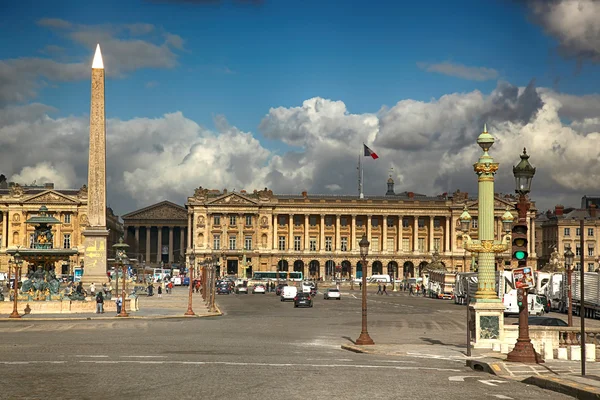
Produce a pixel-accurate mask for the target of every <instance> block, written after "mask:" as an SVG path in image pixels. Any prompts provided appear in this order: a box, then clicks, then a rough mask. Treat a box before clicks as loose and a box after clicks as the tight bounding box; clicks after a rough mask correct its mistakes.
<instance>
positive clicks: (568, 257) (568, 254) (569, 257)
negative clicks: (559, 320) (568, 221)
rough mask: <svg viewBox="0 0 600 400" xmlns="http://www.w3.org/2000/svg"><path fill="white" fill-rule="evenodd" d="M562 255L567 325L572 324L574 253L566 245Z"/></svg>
mask: <svg viewBox="0 0 600 400" xmlns="http://www.w3.org/2000/svg"><path fill="white" fill-rule="evenodd" d="M564 257H565V269H566V270H567V301H568V302H569V308H568V311H567V321H568V322H567V323H568V324H569V326H573V294H572V293H571V281H572V279H573V277H572V276H573V261H574V260H575V253H573V252H572V251H571V247H567V250H565V254H564Z"/></svg>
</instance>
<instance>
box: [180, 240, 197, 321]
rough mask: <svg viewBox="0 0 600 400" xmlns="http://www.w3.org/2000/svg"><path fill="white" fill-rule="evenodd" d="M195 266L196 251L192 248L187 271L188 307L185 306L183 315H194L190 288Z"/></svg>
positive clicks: (192, 288)
mask: <svg viewBox="0 0 600 400" xmlns="http://www.w3.org/2000/svg"><path fill="white" fill-rule="evenodd" d="M195 268H196V253H195V252H194V249H192V254H190V262H189V264H188V272H189V280H188V282H189V284H188V286H189V293H188V308H187V311H186V312H185V314H183V315H188V316H192V315H196V313H195V312H194V310H192V290H194V282H193V279H194V269H195Z"/></svg>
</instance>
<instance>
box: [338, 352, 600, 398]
mask: <svg viewBox="0 0 600 400" xmlns="http://www.w3.org/2000/svg"><path fill="white" fill-rule="evenodd" d="M341 347H342V349H344V350H348V351H352V352H355V353H366V354H379V355H387V356H398V357H411V358H428V359H439V360H447V361H455V362H457V363H463V364H465V363H466V365H467V366H469V367H470V368H472V369H473V370H475V371H482V372H488V373H490V374H494V375H497V376H499V377H501V378H505V379H515V380H519V381H521V382H524V383H527V384H530V385H535V386H538V387H541V388H543V389H548V390H552V391H555V392H560V393H564V394H566V395H569V396H573V397H576V398H578V399H600V363H598V362H591V361H588V362H587V363H586V376H585V377H582V376H581V361H565V360H547V361H546V362H545V363H543V364H521V363H512V362H507V361H506V354H501V353H498V352H494V351H491V350H483V349H473V350H472V355H471V356H470V357H468V356H467V355H466V348H464V347H462V348H461V347H457V346H452V345H435V344H434V345H390V344H375V345H372V346H357V345H355V344H352V343H348V344H343V345H342V346H341Z"/></svg>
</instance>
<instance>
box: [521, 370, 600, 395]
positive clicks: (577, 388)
mask: <svg viewBox="0 0 600 400" xmlns="http://www.w3.org/2000/svg"><path fill="white" fill-rule="evenodd" d="M521 382H523V383H528V384H530V385H535V386H538V387H540V388H542V389H547V390H551V391H553V392H558V393H563V394H566V395H567V396H573V397H575V398H577V399H584V400H587V399H600V389H599V388H596V387H593V386H588V385H585V384H580V383H577V382H574V381H571V380H569V379H562V378H555V377H549V378H543V377H540V376H531V377H529V378H526V379H524V380H522V381H521Z"/></svg>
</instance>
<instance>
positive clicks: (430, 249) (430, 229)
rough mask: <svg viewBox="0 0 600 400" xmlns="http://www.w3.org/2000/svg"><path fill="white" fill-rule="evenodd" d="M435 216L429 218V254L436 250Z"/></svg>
mask: <svg viewBox="0 0 600 400" xmlns="http://www.w3.org/2000/svg"><path fill="white" fill-rule="evenodd" d="M433 218H434V217H433V216H431V215H430V216H429V252H432V251H433V250H434V248H433Z"/></svg>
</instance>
